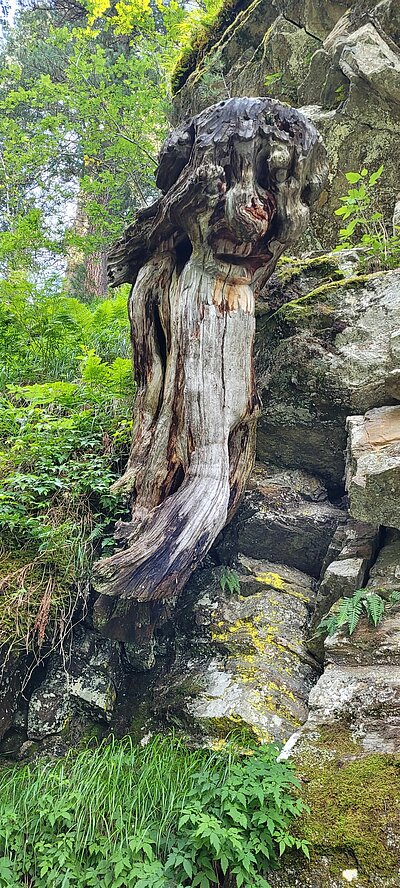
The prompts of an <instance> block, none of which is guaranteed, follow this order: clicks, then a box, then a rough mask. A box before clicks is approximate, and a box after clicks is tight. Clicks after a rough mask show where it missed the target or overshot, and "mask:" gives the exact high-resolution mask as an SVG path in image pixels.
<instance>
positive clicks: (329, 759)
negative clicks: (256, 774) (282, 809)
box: [297, 724, 400, 884]
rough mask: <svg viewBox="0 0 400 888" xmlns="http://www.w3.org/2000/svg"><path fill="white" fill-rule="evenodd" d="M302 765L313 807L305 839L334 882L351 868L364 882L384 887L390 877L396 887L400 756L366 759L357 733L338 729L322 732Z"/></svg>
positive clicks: (306, 821) (304, 755)
mask: <svg viewBox="0 0 400 888" xmlns="http://www.w3.org/2000/svg"><path fill="white" fill-rule="evenodd" d="M297 764H298V768H299V771H300V773H301V775H302V777H304V797H305V799H306V801H307V804H308V807H309V812H308V813H307V814H306V815H305V816H304V817H303V818H302V821H301V824H299V834H300V835H302V836H303V837H304V838H306V839H307V840H308V841H309V842H310V843H311V845H312V848H313V855H317V856H319V855H321V856H324V857H327V858H328V860H329V869H330V872H331V873H332V876H333V877H334V876H335V875H336V873H337V874H340V872H341V871H342V870H343V869H344V868H346V867H349V865H350V867H351V866H356V868H357V869H358V871H359V877H360V881H361V882H362V883H364V880H366V881H368V877H374V876H375V877H377V880H378V884H379V882H380V880H383V882H384V881H385V879H386V877H388V879H389V884H390V881H391V880H392V879H393V884H396V880H397V876H398V867H399V864H400V855H399V847H398V842H397V841H396V839H395V837H397V836H398V835H399V834H400V802H399V792H398V786H399V768H400V759H399V756H398V755H397V756H396V755H393V756H392V755H379V754H375V755H365V751H363V750H362V747H361V746H360V745H359V744H358V743H357V741H356V740H355V739H354V738H353V737H352V735H351V733H350V732H349V731H346V729H344V728H343V727H342V728H341V727H340V726H338V725H337V724H335V725H332V726H327V727H322V728H320V729H319V731H318V732H316V734H315V736H314V738H313V739H310V741H309V744H308V746H307V745H306V747H305V748H304V747H303V749H302V753H301V758H300V760H299V761H298V762H297ZM354 861H356V862H355V863H354ZM352 862H353V863H352Z"/></svg>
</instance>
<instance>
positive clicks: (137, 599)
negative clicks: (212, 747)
mask: <svg viewBox="0 0 400 888" xmlns="http://www.w3.org/2000/svg"><path fill="white" fill-rule="evenodd" d="M326 173H327V164H326V154H325V149H324V147H323V144H322V142H321V139H320V137H319V136H318V133H317V132H316V130H315V128H314V127H313V126H312V124H311V123H309V122H308V121H307V120H306V118H305V117H303V116H302V115H301V114H300V113H298V112H297V111H294V110H293V109H291V108H288V107H286V106H283V105H281V104H279V103H278V102H276V101H274V100H272V99H268V98H242V99H229V100H228V101H226V102H220V103H219V104H217V105H214V106H212V107H211V108H208V109H206V110H205V111H203V112H202V113H201V114H199V115H197V116H196V117H194V118H192V119H191V120H189V121H187V122H185V123H183V124H182V125H181V126H180V127H179V128H178V129H176V130H175V131H174V132H173V133H172V134H171V135H170V137H169V138H168V139H167V141H166V142H165V144H164V146H163V149H162V151H161V155H160V163H159V167H158V174H157V184H158V186H159V187H160V189H161V190H162V192H163V196H162V197H161V198H160V199H159V200H158V201H157V202H156V203H154V204H153V206H151V207H149V208H145V209H143V210H141V211H140V212H139V213H138V216H137V219H136V221H135V223H134V224H133V225H132V226H130V227H129V228H128V229H127V231H126V233H125V236H124V238H123V239H122V240H121V241H120V242H119V243H118V244H117V245H116V246H115V247H114V249H113V250H112V252H111V254H110V257H109V274H110V279H111V282H112V284H113V285H114V286H117V285H118V284H121V283H123V282H126V281H130V282H132V284H133V288H132V292H131V296H130V299H129V313H130V320H131V329H132V342H133V351H134V366H135V377H136V381H137V386H138V394H137V398H136V405H135V420H134V429H133V443H132V450H131V454H130V459H129V464H128V467H127V470H126V473H125V475H124V477H123V478H122V479H121V481H120V482H119V486H121V487H123V488H124V489H125V490H126V491H129V492H130V493H131V495H132V503H133V510H132V521H131V522H129V523H127V524H123V525H122V526H121V527H120V528H119V536H120V538H121V539H123V540H124V541H125V543H126V547H125V548H124V549H122V550H120V551H118V552H117V553H116V554H115V555H113V556H112V557H110V558H106V559H103V560H102V561H100V562H99V563H98V565H97V569H96V573H95V585H96V588H97V590H98V591H99V592H100V593H101V594H100V596H99V598H98V600H97V602H96V605H95V621H96V624H97V626H98V628H100V629H101V631H102V632H104V633H105V634H106V635H109V636H111V637H115V638H120V639H122V640H126V641H132V640H134V639H136V640H137V639H138V637H139V636H140V632H139V633H138V630H137V627H136V629H135V613H136V616H137V615H138V614H139V613H140V614H142V615H143V606H142V605H143V603H144V602H151V603H157V602H162V601H165V600H167V599H168V600H173V601H175V600H176V597H177V596H178V594H179V592H180V591H181V589H182V587H183V586H184V584H185V583H186V581H187V580H188V578H189V576H190V575H191V573H192V572H193V570H194V569H195V567H196V566H197V565H198V563H199V562H200V561H201V559H202V558H203V556H204V555H205V554H206V552H207V551H208V550H209V548H210V546H211V545H212V543H213V542H214V540H215V538H216V536H217V535H218V533H219V532H220V531H221V530H222V528H223V527H224V525H225V524H226V522H227V521H228V520H229V519H230V518H231V516H232V515H233V513H234V511H235V509H236V507H237V505H238V502H239V500H240V496H241V494H242V491H243V488H244V486H245V483H246V480H247V478H248V475H249V472H250V470H251V468H252V465H253V460H254V452H255V431H256V419H257V413H258V410H259V402H258V398H257V392H256V385H255V377H254V366H253V340H254V332H255V319H254V295H253V285H254V282H255V280H256V279H258V278H260V276H262V277H263V278H265V279H266V278H268V277H269V276H270V274H271V273H272V271H273V270H274V268H275V265H276V262H277V260H278V258H279V256H280V255H281V254H282V252H283V251H284V249H286V248H287V246H288V245H290V244H292V243H293V242H294V241H295V240H296V239H297V238H298V237H299V235H300V234H301V233H302V231H303V230H304V228H305V226H306V224H307V222H308V218H309V208H310V206H311V204H312V203H313V202H314V201H315V199H316V198H317V197H318V195H319V194H320V191H321V188H322V186H323V183H324V180H325V177H326ZM139 605H140V606H139ZM135 609H136V610H135ZM153 609H154V615H153V616H151V609H150V610H149V611H148V613H150V616H149V617H148V618H147V619H146V620H144V623H145V624H146V629H145V633H146V632H147V634H148V635H150V634H151V631H152V624H153V622H154V619H155V614H156V612H157V606H155V607H154V608H153ZM139 622H142V623H143V620H142V619H140V620H139ZM142 637H143V633H142Z"/></svg>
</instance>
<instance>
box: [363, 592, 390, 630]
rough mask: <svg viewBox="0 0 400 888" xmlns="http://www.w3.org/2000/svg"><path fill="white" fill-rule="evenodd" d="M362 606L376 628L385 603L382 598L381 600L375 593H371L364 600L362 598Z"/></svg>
mask: <svg viewBox="0 0 400 888" xmlns="http://www.w3.org/2000/svg"><path fill="white" fill-rule="evenodd" d="M363 604H364V607H365V610H366V611H367V615H368V619H369V620H370V621H371V623H373V624H374V626H378V623H380V622H381V620H382V617H383V614H384V610H385V602H384V600H383V598H381V596H380V595H378V594H377V593H376V592H373V593H372V594H371V595H367V596H366V598H364V600H363Z"/></svg>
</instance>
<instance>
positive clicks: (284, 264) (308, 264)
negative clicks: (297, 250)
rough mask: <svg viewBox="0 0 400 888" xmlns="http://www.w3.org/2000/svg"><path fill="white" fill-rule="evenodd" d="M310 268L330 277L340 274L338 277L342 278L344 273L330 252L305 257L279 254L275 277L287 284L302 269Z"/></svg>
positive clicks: (298, 274) (302, 270)
mask: <svg viewBox="0 0 400 888" xmlns="http://www.w3.org/2000/svg"><path fill="white" fill-rule="evenodd" d="M310 270H311V271H316V272H321V273H325V274H329V276H330V278H331V279H332V277H333V276H334V275H340V278H342V279H343V278H344V273H343V271H341V269H340V268H339V266H338V263H337V260H335V258H334V257H333V256H332V253H324V254H323V255H322V256H311V257H309V258H307V259H298V258H294V257H292V256H281V258H280V259H279V261H278V266H277V277H278V279H279V280H280V281H281V283H284V284H287V283H289V282H290V281H293V280H295V279H296V278H297V277H299V276H300V275H301V274H302V273H303V272H304V271H310Z"/></svg>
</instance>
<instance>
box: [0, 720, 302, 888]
mask: <svg viewBox="0 0 400 888" xmlns="http://www.w3.org/2000/svg"><path fill="white" fill-rule="evenodd" d="M277 752H278V749H277V747H275V746H264V747H259V748H257V747H253V748H251V749H246V751H245V753H244V751H243V749H241V748H240V747H238V746H237V745H236V746H235V745H234V744H233V743H227V744H226V746H225V748H224V749H223V750H219V751H218V752H217V751H213V750H204V749H198V750H193V749H188V748H187V747H186V746H185V744H184V742H183V741H182V740H177V739H176V738H174V737H164V738H160V737H154V738H153V739H152V740H151V741H150V743H149V744H148V745H147V746H145V747H142V746H136V745H135V744H134V743H133V741H132V739H131V738H129V737H127V738H124V739H123V740H115V739H114V738H113V737H111V738H109V739H108V740H107V741H104V742H103V743H101V744H100V745H98V746H92V747H90V746H89V747H87V748H84V749H81V750H80V751H79V752H77V753H76V752H75V753H72V752H71V753H70V754H68V755H67V756H66V757H65V758H64V759H62V760H59V761H57V762H54V761H44V760H39V761H37V762H36V763H33V764H28V765H24V766H22V767H21V766H16V767H13V768H11V769H7V770H3V773H2V780H1V783H0V885H1V886H2V888H11V886H13V888H17V886H19V885H24V886H28V888H72V886H74V888H78V886H79V888H83V886H85V888H89V886H98V885H102V886H110V888H118V886H121V888H130V886H135V888H184V886H189V885H190V886H199V888H210V886H215V885H217V886H222V885H227V884H229V885H231V886H232V888H233V886H237V888H240V886H242V885H245V886H246V888H253V886H254V888H256V886H260V888H261V886H264V888H265V886H268V883H267V881H266V880H265V878H264V877H263V876H261V875H260V873H261V872H262V871H263V870H264V871H265V869H269V868H270V867H271V866H273V865H274V864H275V862H276V860H277V858H278V856H279V854H280V853H283V851H284V850H285V847H293V846H295V847H302V849H303V850H304V851H305V852H306V853H307V847H306V843H305V842H303V843H299V840H297V839H295V838H294V837H293V836H292V835H291V834H290V832H289V831H288V826H289V823H291V822H292V820H293V818H294V817H295V816H297V814H300V813H301V812H302V811H303V810H304V805H303V803H302V802H301V799H299V798H298V783H297V781H296V778H295V777H294V774H293V771H292V768H291V767H290V766H289V765H287V764H286V763H278V762H277V761H276V756H277ZM296 843H297V844H296ZM225 876H227V878H229V883H228V882H227V881H226V879H225Z"/></svg>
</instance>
